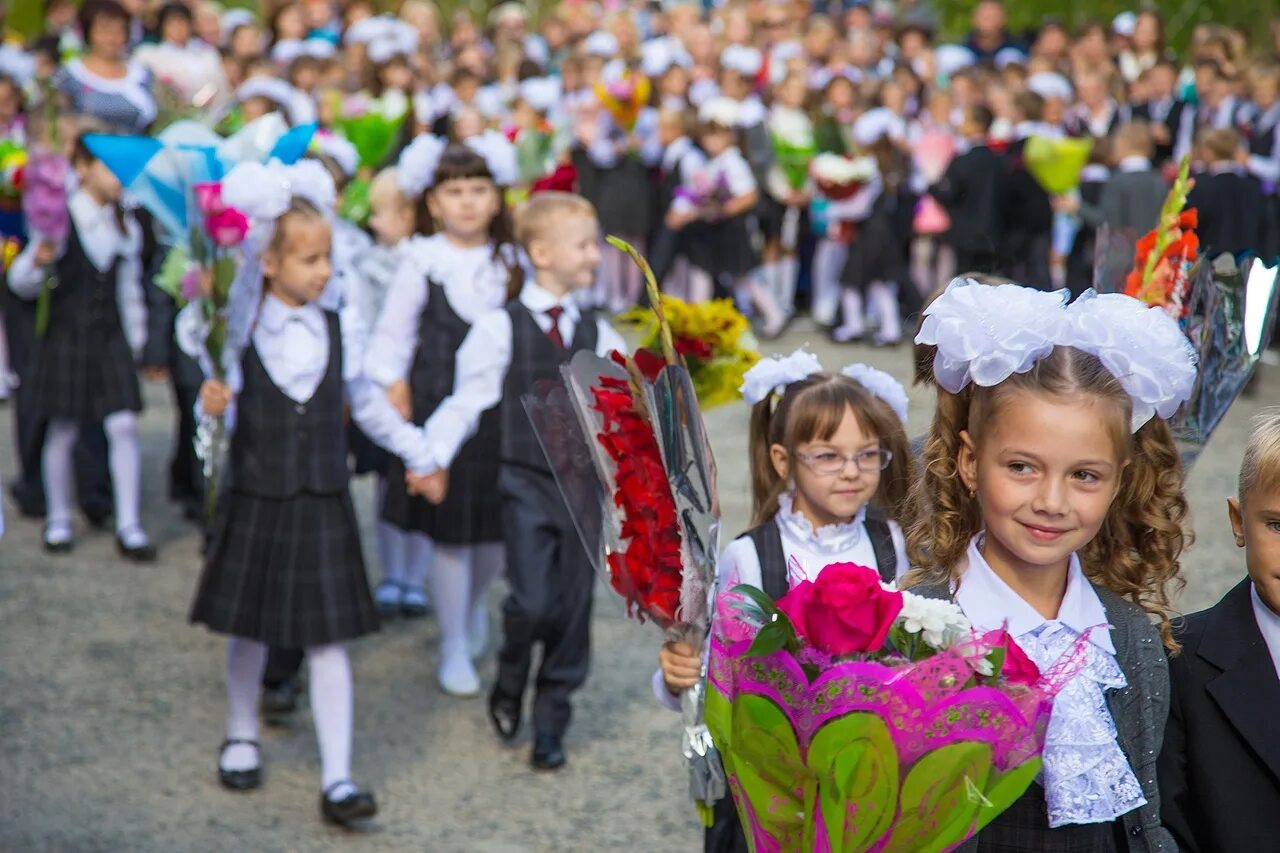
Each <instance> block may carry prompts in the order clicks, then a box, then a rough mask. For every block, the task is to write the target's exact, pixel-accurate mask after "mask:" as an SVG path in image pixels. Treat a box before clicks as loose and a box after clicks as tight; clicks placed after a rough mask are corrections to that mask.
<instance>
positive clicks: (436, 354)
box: [382, 281, 502, 545]
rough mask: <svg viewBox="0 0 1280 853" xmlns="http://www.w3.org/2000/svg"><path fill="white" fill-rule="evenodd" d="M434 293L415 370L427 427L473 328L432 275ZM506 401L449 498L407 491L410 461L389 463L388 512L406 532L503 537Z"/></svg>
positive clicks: (418, 409)
mask: <svg viewBox="0 0 1280 853" xmlns="http://www.w3.org/2000/svg"><path fill="white" fill-rule="evenodd" d="M427 288H428V290H429V293H430V296H429V297H428V299H427V305H426V307H425V308H424V309H423V311H422V318H421V320H420V321H419V325H418V349H417V351H416V352H415V353H414V356H413V365H412V366H411V367H410V370H409V389H410V391H411V392H412V395H413V422H414V423H415V424H417V425H419V426H421V425H422V424H424V423H426V420H427V418H429V417H430V416H431V414H432V413H433V412H434V411H435V410H436V407H438V406H439V405H440V404H441V403H442V402H444V400H445V398H446V397H448V396H449V395H450V394H452V393H453V380H454V368H455V366H456V364H457V351H458V347H460V346H462V341H463V340H464V339H465V338H466V337H467V332H469V331H470V330H471V327H470V326H469V325H468V324H467V321H466V320H463V319H462V318H461V317H459V316H458V313H457V312H456V311H454V310H453V306H452V305H450V304H449V299H448V297H447V296H446V295H445V290H444V288H443V287H442V286H441V285H439V284H436V283H435V282H431V281H428V283H427ZM499 421H500V418H499V414H498V407H494V408H492V409H490V410H488V411H487V412H485V413H484V414H482V415H481V416H480V424H479V426H478V428H477V429H476V433H475V435H473V436H471V438H469V439H468V440H467V442H466V443H465V444H463V445H462V449H461V450H460V451H459V452H458V456H457V458H456V459H454V460H453V464H452V465H451V466H450V468H449V489H448V493H447V495H446V497H445V499H444V502H443V503H440V504H438V505H437V504H432V503H430V502H429V501H427V500H426V499H425V498H423V497H421V496H418V495H410V494H409V493H408V491H407V490H406V489H405V483H404V475H405V469H404V462H403V461H401V460H400V459H398V458H397V459H392V460H391V461H390V462H389V463H388V466H387V492H386V498H385V499H384V500H383V504H382V517H383V519H385V520H386V521H388V522H390V523H391V524H394V525H395V526H396V527H398V528H400V529H401V530H406V531H410V532H414V533H424V534H426V535H427V536H429V537H431V540H432V541H433V542H441V543H444V544H448V545H474V544H478V543H482V542H501V541H502V501H501V499H500V498H499V496H498V467H499V463H500V454H499V452H498V447H499V440H500V428H499Z"/></svg>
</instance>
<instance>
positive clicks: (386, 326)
mask: <svg viewBox="0 0 1280 853" xmlns="http://www.w3.org/2000/svg"><path fill="white" fill-rule="evenodd" d="M515 163H516V160H515V149H514V147H512V145H511V144H510V143H509V142H507V140H506V139H505V138H503V137H501V136H499V135H497V134H492V133H491V134H484V135H481V136H478V137H472V138H471V139H469V140H468V141H467V142H466V143H464V144H458V145H446V143H445V142H444V141H443V140H440V139H437V138H436V137H433V136H421V137H419V138H418V139H417V140H416V141H415V142H414V143H413V144H412V145H411V146H409V148H407V149H406V150H405V152H404V154H403V155H402V156H401V159H400V163H399V166H398V167H397V172H396V176H397V180H398V182H399V185H400V190H401V192H403V193H404V194H405V195H406V196H407V197H409V198H411V199H414V200H415V203H416V204H417V206H418V209H419V215H418V230H419V233H420V235H421V236H416V237H414V238H412V240H411V241H410V243H409V245H408V246H407V247H406V249H405V250H404V254H403V259H402V260H401V262H400V264H399V265H398V267H397V269H396V271H395V274H394V277H393V279H392V282H391V288H390V290H389V291H388V293H387V297H386V302H385V304H384V306H383V309H382V312H381V314H380V316H379V318H378V322H377V324H376V325H375V327H374V331H373V335H372V337H371V339H370V345H369V352H368V354H367V356H366V359H365V371H366V373H367V375H368V376H369V377H370V379H371V380H372V381H373V382H374V383H375V384H377V385H379V386H382V387H383V388H386V389H387V390H388V392H389V394H390V396H391V398H392V399H393V400H394V401H396V403H397V404H398V406H399V408H400V414H401V415H402V416H403V417H404V418H405V419H406V421H408V422H410V423H411V424H412V425H413V426H415V427H416V426H421V425H422V424H423V423H424V422H426V420H427V418H428V417H430V416H431V415H432V414H433V413H434V412H435V411H436V409H437V407H439V405H440V403H441V401H443V400H444V399H446V398H447V397H448V396H449V395H450V394H451V393H452V392H453V390H454V374H455V364H456V361H457V351H458V348H459V347H460V346H461V345H462V341H463V340H464V339H465V338H466V336H467V333H468V332H469V331H470V330H471V325H472V323H473V322H475V320H476V319H477V318H478V317H480V316H481V315H483V314H485V313H487V312H489V311H492V310H494V309H496V308H500V307H502V306H503V305H504V304H506V302H507V300H508V299H510V298H511V297H512V296H513V295H514V294H515V293H516V292H517V289H518V288H519V286H520V284H521V283H522V281H523V278H524V274H523V271H522V270H521V267H520V264H519V260H518V256H517V252H516V248H515V246H514V244H513V243H512V226H511V217H510V214H509V213H508V211H507V209H506V204H505V202H504V201H503V189H502V188H503V187H504V186H506V185H508V184H509V183H510V182H511V181H513V180H515V178H516V172H515ZM388 449H389V450H391V451H392V452H393V453H397V455H398V456H403V455H404V447H401V446H396V445H392V446H389V447H388ZM497 450H498V419H497V414H496V412H491V413H488V414H486V415H484V416H483V417H482V418H481V419H480V424H479V426H478V428H477V431H476V434H475V435H474V436H473V437H471V439H470V440H469V441H467V443H466V444H465V445H464V446H463V447H462V448H461V450H460V452H459V455H458V458H457V459H456V460H455V462H456V464H455V466H454V469H453V477H452V478H451V479H452V483H451V488H450V492H449V496H448V497H447V498H446V499H445V500H444V501H443V502H442V503H440V504H438V505H437V504H433V503H430V502H428V501H427V500H425V499H424V498H422V497H420V496H417V495H411V494H409V492H408V491H407V489H406V487H405V468H404V464H403V463H402V462H401V461H400V459H398V458H397V459H394V460H392V462H391V464H390V465H389V467H388V471H387V491H386V498H385V500H384V502H383V507H382V517H383V519H384V520H386V521H387V522H389V523H390V524H392V525H394V526H396V527H398V528H400V529H401V530H403V531H405V532H406V533H407V534H408V536H409V541H410V545H409V555H410V557H409V559H408V560H407V562H406V574H405V578H404V583H403V585H402V587H401V588H400V589H396V588H395V587H394V586H392V585H390V584H388V583H387V582H386V581H384V582H383V583H382V584H381V585H380V586H379V588H378V590H377V593H376V594H377V598H378V601H379V602H380V603H384V602H390V601H394V600H395V597H396V596H397V595H400V596H402V598H401V601H402V605H410V606H411V605H414V604H415V603H416V602H417V601H418V600H419V598H418V597H420V596H421V587H422V581H423V579H424V578H425V577H426V575H427V562H428V561H430V562H431V564H432V566H431V572H430V579H431V588H432V598H433V599H434V600H435V606H436V618H437V622H438V624H439V626H440V664H439V669H438V671H437V678H438V681H439V684H440V687H441V689H442V690H444V691H445V692H446V693H448V694H450V695H453V696H475V695H477V694H478V693H479V692H480V679H479V676H477V675H476V670H475V665H474V663H473V659H475V658H478V657H479V656H480V655H481V654H483V652H484V648H485V645H486V643H487V634H488V612H487V611H486V609H485V606H484V595H485V591H486V590H487V589H488V587H489V584H490V582H491V581H493V579H494V578H495V577H497V576H498V574H500V573H501V572H502V566H503V552H502V525H501V521H500V519H501V507H500V504H499V500H498V452H497Z"/></svg>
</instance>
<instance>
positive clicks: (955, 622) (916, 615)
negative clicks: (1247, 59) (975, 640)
mask: <svg viewBox="0 0 1280 853" xmlns="http://www.w3.org/2000/svg"><path fill="white" fill-rule="evenodd" d="M898 620H899V622H900V623H901V625H902V629H903V630H904V631H906V632H907V633H908V634H920V635H921V636H922V637H923V639H924V641H925V643H927V644H928V645H929V646H930V647H932V648H934V649H938V650H941V649H945V648H949V647H950V646H952V645H954V644H955V643H957V642H958V641H960V640H961V639H963V638H964V637H967V636H968V635H969V631H970V625H969V620H968V619H967V618H965V615H964V611H962V610H961V609H960V607H959V606H958V605H957V604H955V603H953V602H950V601H943V600H942V599H936V598H925V597H924V596H920V595H913V594H911V593H909V592H904V593H903V594H902V612H901V613H899V614H898Z"/></svg>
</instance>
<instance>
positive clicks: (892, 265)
mask: <svg viewBox="0 0 1280 853" xmlns="http://www.w3.org/2000/svg"><path fill="white" fill-rule="evenodd" d="M873 281H893V282H898V283H899V284H903V283H906V281H907V258H906V255H905V254H904V253H903V251H902V250H901V249H900V248H899V246H898V245H897V243H896V241H895V237H894V232H893V228H892V227H891V222H890V219H889V216H888V215H887V214H886V213H885V212H884V211H876V212H875V213H873V214H871V216H869V217H867V219H866V220H865V221H863V222H860V223H858V226H857V231H856V232H855V233H854V237H853V241H852V242H851V243H850V244H849V254H848V255H847V256H846V258H845V262H844V268H843V269H842V270H841V271H840V283H841V284H843V285H844V286H845V287H849V288H853V289H854V290H857V291H859V292H865V291H866V288H867V285H869V284H871V282H873Z"/></svg>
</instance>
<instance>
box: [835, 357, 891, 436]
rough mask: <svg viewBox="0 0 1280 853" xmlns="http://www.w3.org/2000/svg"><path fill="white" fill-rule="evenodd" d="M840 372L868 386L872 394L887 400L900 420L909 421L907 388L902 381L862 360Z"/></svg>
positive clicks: (864, 386)
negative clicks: (863, 362)
mask: <svg viewBox="0 0 1280 853" xmlns="http://www.w3.org/2000/svg"><path fill="white" fill-rule="evenodd" d="M840 373H841V374H842V375H844V376H847V377H849V378H850V379H852V380H853V381H854V382H857V383H858V384H859V385H861V386H862V387H863V388H866V389H867V390H868V391H870V392H871V394H872V395H874V396H876V397H879V398H880V399H881V400H883V401H884V402H885V404H886V405H888V407H889V408H890V409H892V410H893V413H894V414H895V415H897V416H898V420H900V421H902V423H903V424H906V422H907V403H908V399H907V389H906V388H903V387H902V383H901V382H899V381H898V380H896V379H894V378H893V377H892V376H890V375H889V374H888V373H885V372H884V371H883V370H880V369H879V368H875V367H872V366H871V365H869V364H862V363H861V362H858V363H855V364H851V365H849V366H848V367H846V368H845V369H844V370H841V371H840Z"/></svg>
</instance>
